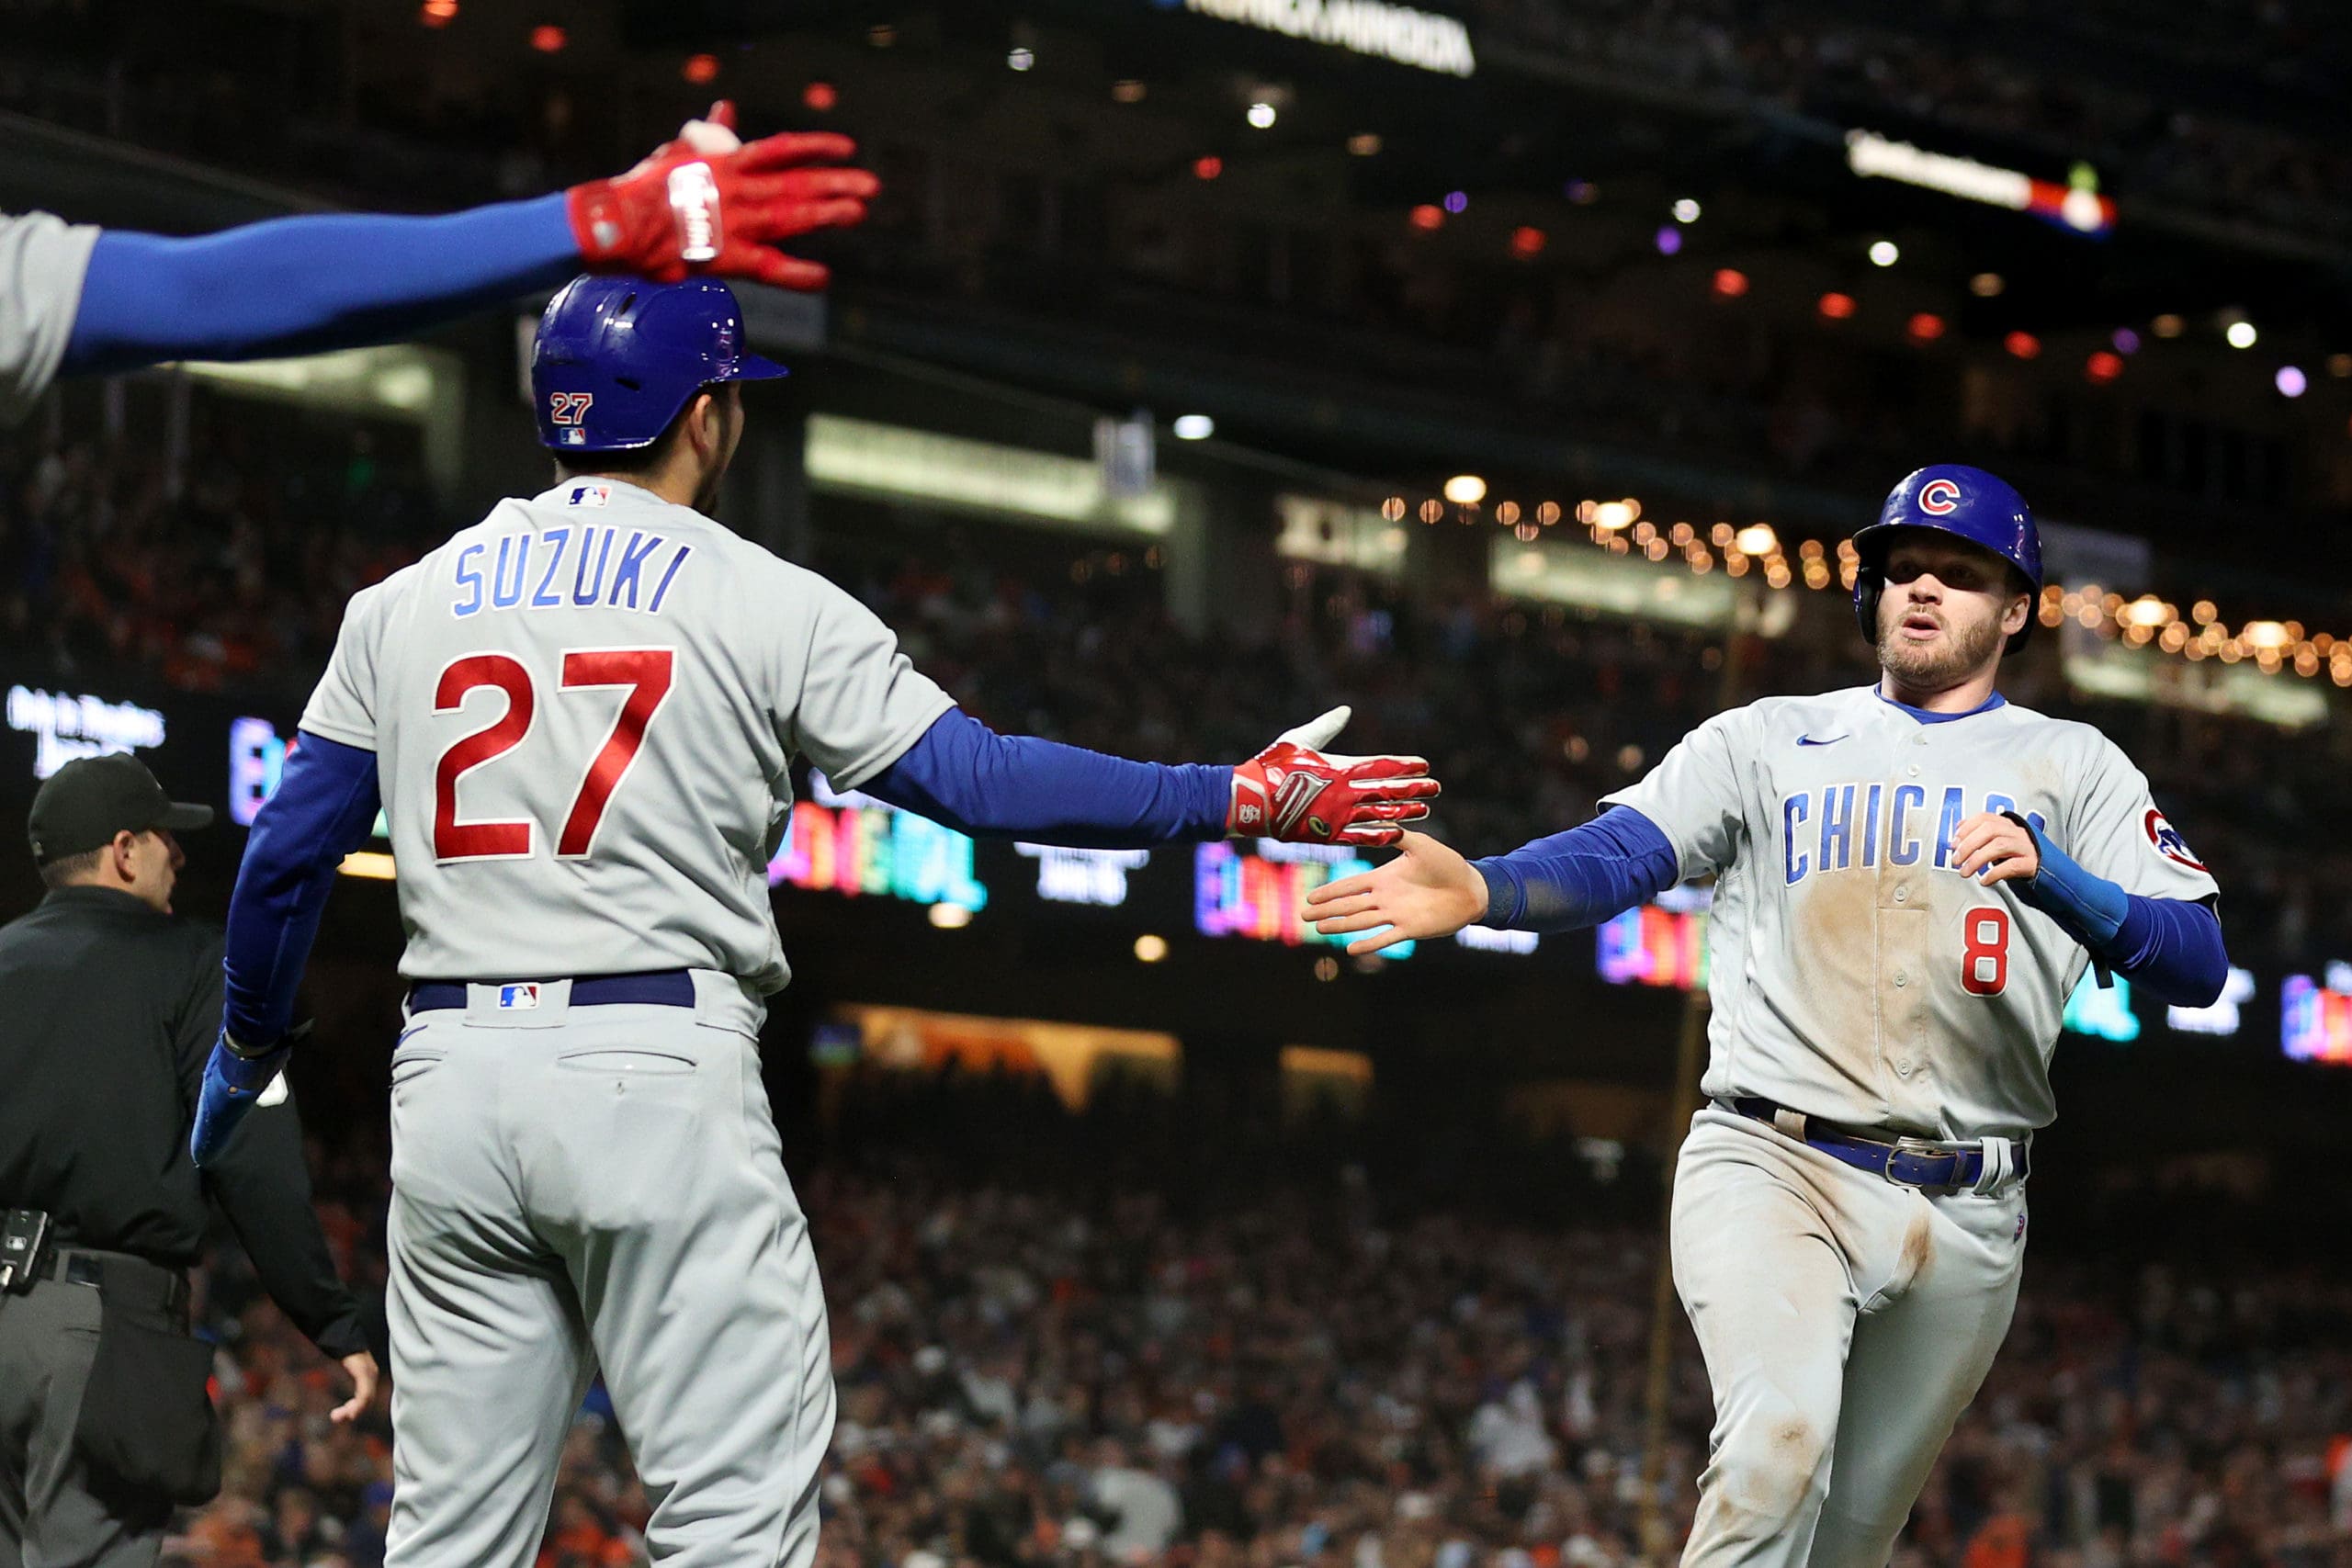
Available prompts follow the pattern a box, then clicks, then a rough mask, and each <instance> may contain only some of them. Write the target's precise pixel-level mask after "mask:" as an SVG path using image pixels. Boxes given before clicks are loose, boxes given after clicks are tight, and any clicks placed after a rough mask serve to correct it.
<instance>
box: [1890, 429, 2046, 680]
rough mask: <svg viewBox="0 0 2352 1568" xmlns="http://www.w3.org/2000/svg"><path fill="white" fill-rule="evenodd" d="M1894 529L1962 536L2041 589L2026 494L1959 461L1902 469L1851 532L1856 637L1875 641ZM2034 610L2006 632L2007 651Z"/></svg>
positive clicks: (2021, 641)
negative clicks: (1872, 513) (1868, 520)
mask: <svg viewBox="0 0 2352 1568" xmlns="http://www.w3.org/2000/svg"><path fill="white" fill-rule="evenodd" d="M1898 528H1932V529H1934V530H1935V531H1936V532H1937V533H1939V534H1950V535H1951V536H1952V537H1953V538H1955V539H1965V540H1967V541H1968V542H1969V543H1970V544H1972V545H1977V546H1981V547H1984V548H1985V549H1988V550H1990V551H1992V552H1993V553H1994V554H1995V555H1996V556H1998V557H2000V558H2002V559H2003V560H2005V561H2007V562H2008V563H2009V565H2010V566H2011V567H2012V568H2014V569H2015V570H2016V571H2017V573H2018V576H2020V577H2022V578H2024V579H2025V580H2026V581H2028V582H2030V583H2031V584H2032V585H2033V589H2034V592H2037V593H2038V592H2041V534H2040V532H2038V531H2037V530H2036V529H2035V527H2034V525H2033V513H2032V510H2031V509H2030V508H2029V507H2028V506H2027V505H2026V503H2025V497H2023V496H2021V495H2019V494H2018V492H2017V491H2013V490H2011V489H2010V488H2009V487H2008V485H2007V482H2006V481H2004V480H2002V479H1996V478H1995V477H1994V476H1993V475H1991V474H1988V473H1986V472H1985V470H1984V469H1982V468H1969V467H1968V466H1967V465H1965V464H1962V463H1934V464H1930V465H1929V466H1928V467H1927V468H1920V469H1918V470H1917V471H1916V472H1914V473H1911V474H1908V475H1906V476H1905V478H1904V480H1903V482H1902V483H1901V484H1898V485H1896V486H1895V487H1894V491H1892V492H1891V493H1889V494H1888V496H1887V498H1886V504H1885V505H1884V506H1883V507H1881V508H1879V513H1878V521H1877V522H1875V523H1873V524H1871V525H1870V526H1869V527H1867V528H1863V529H1861V530H1860V531H1859V532H1857V533H1856V534H1855V535H1854V549H1855V552H1856V553H1857V555H1859V557H1860V563H1859V564H1860V570H1858V571H1856V572H1855V574H1854V616H1855V619H1857V620H1859V621H1860V623H1861V626H1862V636H1863V637H1867V638H1869V639H1870V641H1871V646H1873V647H1875V646H1877V643H1878V600H1879V595H1880V594H1881V593H1882V592H1885V589H1886V552H1887V549H1888V547H1890V546H1892V545H1893V544H1894V539H1895V532H1894V531H1895V530H1896V529H1898ZM2032 630H2033V617H2032V616H2030V615H2028V616H2027V617H2026V623H2025V627H2024V629H2023V630H2021V631H2019V632H2018V634H2017V635H2016V636H2014V637H2010V638H2009V643H2008V647H2009V651H2010V652H2012V653H2014V652H2016V651H2017V650H2018V649H2020V648H2022V647H2024V646H2025V639H2026V637H2028V636H2029V635H2030V633H2031V632H2032Z"/></svg>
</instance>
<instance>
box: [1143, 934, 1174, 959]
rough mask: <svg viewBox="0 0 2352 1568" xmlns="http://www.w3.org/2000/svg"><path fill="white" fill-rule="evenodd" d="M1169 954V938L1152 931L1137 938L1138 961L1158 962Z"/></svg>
mask: <svg viewBox="0 0 2352 1568" xmlns="http://www.w3.org/2000/svg"><path fill="white" fill-rule="evenodd" d="M1167 956H1168V939H1167V938H1166V937H1164V936H1159V935H1156V934H1154V933H1153V932H1151V931H1146V932H1144V933H1143V935H1141V936H1139V937H1137V938H1136V962H1137V963H1139V964H1157V963H1159V961H1160V960H1161V959H1163V958H1165V957H1167Z"/></svg>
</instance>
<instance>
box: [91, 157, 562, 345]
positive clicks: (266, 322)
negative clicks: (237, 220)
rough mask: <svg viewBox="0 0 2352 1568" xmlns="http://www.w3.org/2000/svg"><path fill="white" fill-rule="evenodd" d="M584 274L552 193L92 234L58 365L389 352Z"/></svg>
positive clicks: (558, 201)
mask: <svg viewBox="0 0 2352 1568" xmlns="http://www.w3.org/2000/svg"><path fill="white" fill-rule="evenodd" d="M579 266H580V250H579V242H578V241H577V240H575V239H574V238H573V236H572V232H571V218H570V216H569V215H568V213H567V212H566V209H565V206H564V197H563V196H562V194H561V193H560V192H559V193H557V194H555V195H552V196H544V197H538V198H537V199H536V200H532V201H512V202H502V203H499V204H497V205H494V206H490V207H477V208H473V209H469V210H468V211H465V212H453V213H448V214H446V215H444V216H441V217H436V218H395V217H386V216H382V215H379V214H373V213H350V214H345V213H315V214H308V215H304V216H301V217H296V218H274V219H271V220H268V221H266V222H263V223H249V224H246V225H244V226H243V227H242V228H237V229H227V230H223V231H220V233H217V234H199V235H196V236H194V237H191V238H187V239H175V238H167V237H165V236H163V235H159V234H141V233H137V232H134V231H125V230H119V229H108V230H107V231H104V232H102V233H100V234H99V235H98V240H97V244H96V247H95V248H94V249H93V250H92V251H91V253H90V266H89V272H88V274H87V276H85V278H84V280H83V284H82V301H81V308H80V310H79V311H78V312H77V313H76V315H75V317H74V333H73V335H72V337H70V338H69V339H68V340H67V342H66V345H65V358H64V364H63V368H64V370H66V371H67V372H69V373H74V374H100V373H105V372H108V371H116V370H128V369H132V368H135V367H139V366H141V365H153V364H156V363H158V362H159V361H163V360H166V359H252V358H259V357H265V356H272V355H293V354H315V353H318V352H320V351H322V350H324V349H330V348H351V347H356V346H357V345H359V344H371V343H388V342H390V341H393V340H395V339H398V338H404V337H412V336H414V335H415V334H416V333H419V332H422V331H424V329H426V328H428V327H433V326H436V325H438V324H439V323H441V322H443V321H452V320H455V319H456V318H457V317H459V316H462V315H466V314H468V313H469V312H470V311H473V310H480V309H481V308H482V307H484V306H488V305H492V304H496V303H498V302H499V301H501V300H504V299H512V298H513V297H515V295H518V294H526V293H529V292H531V291H532V290H534V289H538V288H554V287H555V286H556V285H558V284H560V283H561V282H563V281H564V279H566V278H567V277H569V276H571V274H572V273H574V272H576V271H577V270H578V269H579Z"/></svg>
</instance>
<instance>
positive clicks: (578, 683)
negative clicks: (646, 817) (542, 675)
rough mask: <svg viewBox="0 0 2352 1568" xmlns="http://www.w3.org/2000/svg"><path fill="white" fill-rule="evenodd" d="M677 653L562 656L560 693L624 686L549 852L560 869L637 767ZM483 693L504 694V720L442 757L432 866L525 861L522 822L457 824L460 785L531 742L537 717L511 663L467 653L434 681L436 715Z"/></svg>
mask: <svg viewBox="0 0 2352 1568" xmlns="http://www.w3.org/2000/svg"><path fill="white" fill-rule="evenodd" d="M674 662H675V654H674V650H673V649H666V648H628V649H608V648H607V649H584V650H582V651H579V652H574V653H567V654H565V655H564V656H563V682H562V685H561V687H560V690H562V691H567V692H570V691H578V690H580V689H582V688H583V687H589V686H627V687H628V689H629V692H628V697H627V698H625V699H624V700H623V701H622V703H621V709H620V712H619V713H618V714H617V715H616V716H615V717H614V719H613V730H612V733H611V734H610V735H607V736H606V737H605V744H604V745H603V746H602V747H601V748H599V749H598V750H597V752H596V755H595V758H594V761H591V762H590V763H589V764H588V773H587V776H586V777H584V778H582V780H581V781H580V790H579V793H578V794H577V795H573V796H572V800H571V810H570V811H569V812H567V813H566V814H565V815H564V819H563V829H562V831H560V833H558V834H557V835H556V842H555V852H556V854H557V855H558V856H559V857H561V858H565V859H578V858H580V857H582V856H584V855H586V854H587V853H588V852H589V850H590V848H591V846H593V845H594V843H595V841H596V825H597V824H598V823H599V822H601V821H603V820H604V816H605V807H607V806H609V805H611V804H612V799H613V792H614V791H615V790H616V789H618V788H619V787H620V784H621V780H622V779H623V778H624V777H626V776H627V775H628V769H629V764H630V763H631V762H633V761H636V760H637V750H638V748H639V746H641V745H643V744H644V743H645V728H646V726H647V725H649V724H650V723H652V722H653V715H654V712H655V710H656V709H658V708H660V707H661V705H662V699H664V698H666V697H667V696H668V695H669V694H670V676H671V670H672V667H673V664H674ZM484 686H489V687H492V688H494V689H496V690H498V691H501V692H503V693H504V694H506V711H505V712H504V713H503V714H502V715H500V716H499V717H498V718H497V719H496V720H495V721H494V722H492V723H491V724H489V725H486V726H484V727H483V728H481V729H477V730H475V731H474V732H473V733H471V734H469V735H467V736H464V737H463V738H461V739H458V740H457V741H455V742H454V743H452V744H451V746H450V747H449V749H448V750H447V751H444V752H442V753H441V761H440V763H439V765H438V766H436V767H435V769H434V771H433V855H434V858H435V860H440V861H453V860H519V859H521V858H523V857H525V856H526V855H528V854H530V853H531V852H532V844H533V841H534V837H535V834H536V831H537V824H536V823H534V822H532V821H530V820H529V819H528V818H517V819H514V820H509V821H489V822H460V821H458V780H460V779H462V778H464V777H465V776H466V775H467V774H468V773H472V772H473V771H474V770H475V769H476V768H479V767H481V766H483V765H484V764H485V763H488V762H490V761H493V760H494V759H496V758H498V757H501V756H503V755H504V754H505V753H507V752H508V751H511V750H514V749H515V747H516V746H518V745H520V744H521V743H522V740H523V738H524V737H525V736H526V735H528V734H529V733H530V732H531V720H532V717H533V716H534V715H535V714H536V713H537V709H538V694H537V692H536V691H535V690H534V688H533V687H532V684H531V672H530V671H527V670H526V669H524V668H523V663H522V660H518V659H516V658H515V657H514V656H513V655H511V654H504V653H474V654H469V655H467V656H466V657H465V658H463V659H459V660H455V661H453V662H452V663H451V664H450V665H449V667H448V668H447V669H446V670H444V671H441V679H440V681H439V682H437V683H436V684H435V687H434V692H433V710H434V712H435V713H455V712H456V711H458V709H459V708H461V707H463V706H464V705H465V702H466V698H467V697H468V696H469V694H472V693H474V692H477V691H479V690H481V688H482V687H484Z"/></svg>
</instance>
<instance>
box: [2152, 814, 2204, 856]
mask: <svg viewBox="0 0 2352 1568" xmlns="http://www.w3.org/2000/svg"><path fill="white" fill-rule="evenodd" d="M2141 825H2142V827H2143V828H2144V829H2146V830H2147V834H2148V844H2149V847H2150V848H2152V849H2154V851H2155V852H2156V853H2158V854H2160V855H2162V856H2164V857H2165V859H2166V860H2168V861H2170V862H2172V863H2174V864H2175V865H2185V866H2187V867H2188V869H2189V870H2191V871H2203V870H2204V869H2205V863H2204V862H2202V861H2200V860H2199V859H2198V858H2197V857H2196V856H2195V855H2193V854H2190V853H2189V852H2188V840H2186V839H2184V838H2182V837H2181V836H2180V829H2177V828H2176V827H2174V826H2173V825H2172V824H2171V823H2169V822H2167V821H2165V814H2164V813H2163V812H2161V811H2158V810H2157V809H2155V807H2149V808H2148V815H2147V816H2146V817H2145V818H2142V821H2141Z"/></svg>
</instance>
